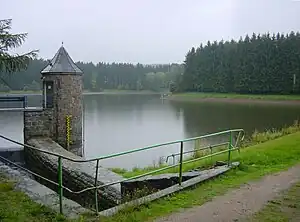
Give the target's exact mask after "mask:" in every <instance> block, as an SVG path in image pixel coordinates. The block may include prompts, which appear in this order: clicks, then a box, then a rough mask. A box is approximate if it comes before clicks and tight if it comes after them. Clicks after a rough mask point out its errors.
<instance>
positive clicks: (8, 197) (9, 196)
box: [0, 174, 65, 222]
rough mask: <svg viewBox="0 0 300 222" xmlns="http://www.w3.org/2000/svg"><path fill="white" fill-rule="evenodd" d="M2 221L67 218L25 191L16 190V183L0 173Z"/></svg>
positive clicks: (0, 213) (63, 219) (0, 217)
mask: <svg viewBox="0 0 300 222" xmlns="http://www.w3.org/2000/svg"><path fill="white" fill-rule="evenodd" d="M0 221H3V222H15V221H16V222H17V221H20V222H21V221H22V222H26V221H28V222H34V221H45V222H47V221H49V222H50V221H65V218H64V217H62V216H60V215H57V214H56V213H54V212H53V211H51V210H49V209H48V208H47V207H45V206H42V205H40V204H38V203H35V202H33V201H32V200H30V199H29V197H28V196H26V195H25V194H24V193H22V192H18V191H15V190H14V183H13V182H12V181H9V180H8V179H7V178H5V177H4V176H3V175H1V174H0Z"/></svg>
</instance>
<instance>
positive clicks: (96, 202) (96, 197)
mask: <svg viewBox="0 0 300 222" xmlns="http://www.w3.org/2000/svg"><path fill="white" fill-rule="evenodd" d="M98 168H99V160H97V164H96V175H95V183H94V185H95V205H96V206H95V207H96V214H97V215H98V212H99V209H98V189H97V182H98Z"/></svg>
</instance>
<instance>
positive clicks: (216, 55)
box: [174, 32, 300, 94]
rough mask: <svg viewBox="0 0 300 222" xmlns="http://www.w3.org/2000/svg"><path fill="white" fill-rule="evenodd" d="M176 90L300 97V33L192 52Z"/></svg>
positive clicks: (210, 45) (209, 46)
mask: <svg viewBox="0 0 300 222" xmlns="http://www.w3.org/2000/svg"><path fill="white" fill-rule="evenodd" d="M174 90H177V91H181V92H220V93H252V94H267V93H269V94H291V93H295V94H296V93H298V94H299V93H300V33H299V32H297V33H295V32H290V33H288V34H286V35H284V34H281V33H277V34H272V35H270V34H269V33H266V34H263V35H260V34H255V33H253V35H252V36H251V37H249V36H248V35H246V36H245V37H244V38H242V37H241V38H240V39H239V41H235V40H231V41H226V42H224V41H219V42H217V41H214V42H210V41H208V42H207V44H206V45H205V46H203V45H202V44H201V45H200V46H199V47H198V48H196V49H195V48H192V49H191V50H190V51H189V52H188V53H187V55H186V59H185V61H184V73H183V75H181V76H180V79H179V80H178V81H177V84H176V88H175V89H174Z"/></svg>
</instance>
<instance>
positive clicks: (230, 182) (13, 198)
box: [0, 132, 300, 222]
mask: <svg viewBox="0 0 300 222" xmlns="http://www.w3.org/2000/svg"><path fill="white" fill-rule="evenodd" d="M233 160H234V161H240V162H241V165H240V166H239V167H238V168H237V169H234V170H231V171H230V172H228V173H226V174H224V175H221V176H219V177H217V178H216V179H213V180H211V181H207V182H204V183H202V184H199V185H198V186H197V187H196V188H195V189H192V190H186V191H183V192H180V193H177V194H173V195H171V196H169V197H166V198H162V199H159V200H157V201H154V202H151V203H148V204H146V205H143V206H136V207H131V208H128V209H126V210H123V211H121V212H119V213H117V214H116V215H115V216H113V217H103V218H101V221H102V222H134V221H151V220H153V219H154V218H156V217H159V216H163V215H166V214H169V213H173V212H175V211H178V210H179V209H184V208H189V207H192V206H195V205H201V204H203V203H205V202H207V201H209V200H211V199H212V198H213V197H214V196H216V195H222V194H224V193H226V192H227V191H228V190H229V189H232V188H237V187H239V186H241V185H242V184H244V183H246V182H249V181H251V180H254V179H259V178H261V177H262V176H264V175H267V174H270V173H274V172H278V171H281V170H285V169H288V168H289V167H291V166H293V165H295V164H297V163H299V162H300V132H297V133H293V134H290V135H286V136H282V137H279V138H277V139H274V140H271V141H268V142H264V143H259V144H256V145H253V146H250V147H247V148H244V149H242V151H241V153H240V154H239V153H237V152H235V153H233ZM0 184H1V185H0V187H1V188H0V216H1V220H0V221H59V220H64V218H60V217H59V216H57V215H56V214H55V213H53V212H52V211H50V210H48V209H47V208H45V207H42V206H41V205H39V204H36V203H33V202H32V201H31V200H29V198H28V197H27V196H26V195H25V194H22V193H20V192H17V191H13V190H12V188H13V183H12V182H10V181H7V180H5V179H4V180H3V179H1V181H0ZM8 206H9V207H8ZM98 219H99V218H96V217H93V216H91V215H89V216H87V215H83V217H82V218H81V219H80V220H77V221H100V220H98ZM75 221H76V220H75Z"/></svg>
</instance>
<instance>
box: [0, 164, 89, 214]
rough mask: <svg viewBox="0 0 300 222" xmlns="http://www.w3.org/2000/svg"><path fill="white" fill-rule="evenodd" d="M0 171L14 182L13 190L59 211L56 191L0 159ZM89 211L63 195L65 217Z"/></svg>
mask: <svg viewBox="0 0 300 222" xmlns="http://www.w3.org/2000/svg"><path fill="white" fill-rule="evenodd" d="M0 172H1V173H3V174H4V175H5V176H7V177H8V178H9V179H10V180H12V181H14V182H15V183H16V184H15V190H18V191H21V192H23V193H25V194H26V195H27V196H28V197H29V198H30V199H31V200H33V201H34V202H36V203H39V204H42V205H44V206H46V207H49V208H50V209H52V210H54V211H55V212H57V213H59V198H58V194H57V193H56V192H54V191H53V190H51V189H49V188H48V187H46V186H44V185H42V184H40V183H38V182H37V181H35V180H34V179H32V178H30V176H29V175H28V174H27V173H26V172H24V171H21V170H16V169H13V168H12V167H10V166H8V165H6V164H5V163H3V162H1V161H0ZM90 212H91V211H90V210H88V209H86V208H83V207H82V206H81V205H79V204H78V203H76V202H74V201H72V200H70V199H67V198H65V197H63V214H64V215H65V216H66V217H68V218H71V219H77V218H79V216H80V214H82V213H90Z"/></svg>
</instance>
